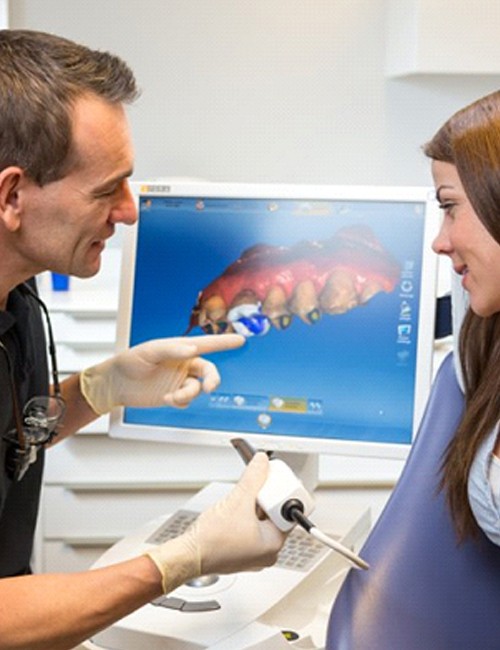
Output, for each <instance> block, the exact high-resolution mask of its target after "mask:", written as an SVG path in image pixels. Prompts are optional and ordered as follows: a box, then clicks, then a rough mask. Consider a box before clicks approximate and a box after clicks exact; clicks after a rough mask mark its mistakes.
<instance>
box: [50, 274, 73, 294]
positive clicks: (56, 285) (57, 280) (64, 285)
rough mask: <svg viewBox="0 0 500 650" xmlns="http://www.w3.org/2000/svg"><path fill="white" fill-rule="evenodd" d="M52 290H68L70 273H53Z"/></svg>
mask: <svg viewBox="0 0 500 650" xmlns="http://www.w3.org/2000/svg"><path fill="white" fill-rule="evenodd" d="M50 275H51V278H52V290H53V291H68V289H69V275H63V274H62V273H51V274H50Z"/></svg>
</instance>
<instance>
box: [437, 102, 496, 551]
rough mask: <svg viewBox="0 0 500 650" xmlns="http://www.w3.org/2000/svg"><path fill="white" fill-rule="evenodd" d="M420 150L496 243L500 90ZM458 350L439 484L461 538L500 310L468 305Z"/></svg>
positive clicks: (469, 518)
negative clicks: (453, 409)
mask: <svg viewBox="0 0 500 650" xmlns="http://www.w3.org/2000/svg"><path fill="white" fill-rule="evenodd" d="M424 152H425V154H426V155H427V156H429V157H430V158H432V159H433V160H438V161H441V162H448V163H451V164H453V165H455V166H456V169H457V172H458V175H459V177H460V180H461V182H462V185H463V187H464V190H465V192H466V194H467V197H468V199H469V201H470V203H471V205H472V207H473V208H474V211H475V212H476V214H477V216H478V217H479V219H480V220H481V221H482V223H483V224H484V226H485V227H486V229H487V230H488V231H489V233H490V234H491V235H492V237H493V238H494V239H495V240H496V241H497V242H499V243H500V91H497V92H494V93H492V94H490V95H487V96H486V97H483V98H481V99H479V100H477V101H476V102H474V103H473V104H470V105H469V106H467V107H465V108H463V109H462V110H460V111H458V112H457V113H456V114H455V115H453V116H452V117H451V118H450V119H449V120H448V121H447V122H446V123H445V124H444V125H443V126H442V127H441V128H440V129H439V131H438V132H437V133H436V134H435V135H434V137H433V138H432V140H431V141H430V142H428V143H427V144H426V145H425V146H424ZM499 291H500V287H499ZM459 351H460V361H461V365H462V372H463V377H464V384H465V411H464V414H463V417H462V420H461V422H460V425H459V427H458V429H457V431H456V433H455V436H454V438H453V440H452V441H451V443H450V445H449V447H448V449H447V452H446V455H445V457H444V460H443V465H442V480H441V487H442V488H443V489H444V490H445V491H446V494H447V499H448V503H449V506H450V509H451V512H452V516H453V519H454V522H455V526H456V529H457V532H458V536H459V539H461V540H463V539H464V538H466V537H468V536H475V535H476V534H477V531H478V526H477V524H476V521H475V519H474V516H473V514H472V511H471V508H470V505H469V500H468V494H467V482H468V476H469V472H470V468H471V465H472V461H473V459H474V457H475V455H476V453H477V451H478V448H479V446H480V444H481V443H482V441H483V440H484V439H485V437H486V436H488V434H489V433H491V431H492V429H493V428H494V427H495V425H496V424H497V422H498V420H499V418H500V314H494V315H493V316H490V317H488V318H482V317H480V316H477V315H476V314H474V313H473V312H472V311H471V310H470V309H469V310H468V312H467V314H466V316H465V319H464V322H463V325H462V328H461V331H460V339H459Z"/></svg>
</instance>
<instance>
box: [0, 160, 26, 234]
mask: <svg viewBox="0 0 500 650" xmlns="http://www.w3.org/2000/svg"><path fill="white" fill-rule="evenodd" d="M23 178H24V171H23V170H22V169H21V167H14V166H11V167H6V168H5V169H3V170H2V171H1V172H0V221H2V222H3V224H4V226H5V227H6V228H7V230H10V231H11V232H14V231H15V230H17V229H18V228H19V226H20V224H21V218H20V205H19V185H20V182H21V181H22V179H23Z"/></svg>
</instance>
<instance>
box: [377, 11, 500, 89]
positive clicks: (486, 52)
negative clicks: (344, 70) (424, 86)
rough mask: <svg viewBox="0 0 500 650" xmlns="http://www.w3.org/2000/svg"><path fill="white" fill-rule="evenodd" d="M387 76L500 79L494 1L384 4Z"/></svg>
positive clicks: (499, 21) (499, 19)
mask: <svg viewBox="0 0 500 650" xmlns="http://www.w3.org/2000/svg"><path fill="white" fill-rule="evenodd" d="M386 29H387V33H386V75H387V76H389V77H401V76H410V75H412V76H413V75H425V74H474V75H489V74H496V75H498V74H500V39H499V38H498V35H499V34H500V3H499V2H498V0H476V1H475V2H470V1H469V0H388V2H387V26H386Z"/></svg>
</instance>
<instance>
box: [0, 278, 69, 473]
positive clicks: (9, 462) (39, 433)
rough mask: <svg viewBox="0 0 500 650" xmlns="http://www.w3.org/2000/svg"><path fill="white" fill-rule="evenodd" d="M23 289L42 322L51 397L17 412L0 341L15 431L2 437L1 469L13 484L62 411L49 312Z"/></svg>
mask: <svg viewBox="0 0 500 650" xmlns="http://www.w3.org/2000/svg"><path fill="white" fill-rule="evenodd" d="M23 289H24V290H25V291H26V292H27V293H29V295H30V296H32V297H33V298H34V299H35V300H36V301H37V302H38V304H39V305H40V307H41V308H42V311H43V313H44V316H45V319H46V323H47V335H48V339H49V356H50V363H51V370H52V392H53V394H52V395H40V396H36V397H32V398H31V399H29V400H28V401H27V402H26V404H25V406H24V408H23V411H22V413H21V409H20V407H19V397H18V390H17V385H16V380H15V375H14V367H13V364H12V359H11V357H10V354H9V351H8V350H7V348H6V347H5V345H4V344H3V343H2V342H1V341H0V349H1V350H2V352H3V354H4V356H5V360H6V363H7V371H8V374H9V383H10V392H11V398H12V412H13V414H14V423H15V428H14V429H12V430H11V431H9V432H8V433H7V434H6V435H5V436H3V438H4V440H7V441H8V442H9V443H10V444H9V447H8V449H7V453H6V457H5V470H6V473H7V476H8V478H10V479H11V480H13V481H20V480H21V479H22V478H23V476H24V475H25V474H26V472H27V470H28V468H29V466H30V465H31V464H32V463H34V462H35V461H36V458H37V453H38V450H39V449H40V447H42V446H43V445H46V444H47V443H50V442H51V441H52V440H53V438H54V437H55V436H56V435H57V427H58V426H59V425H60V423H61V421H62V418H63V416H64V411H65V409H66V404H65V402H64V399H63V397H62V395H61V388H60V385H59V375H58V369H57V358H56V347H55V344H54V335H53V333H52V325H51V322H50V316H49V311H48V309H47V306H46V305H45V303H44V302H43V301H42V300H41V299H40V298H39V296H38V295H37V294H36V293H35V291H33V289H32V288H31V287H30V286H29V285H27V284H24V285H23Z"/></svg>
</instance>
